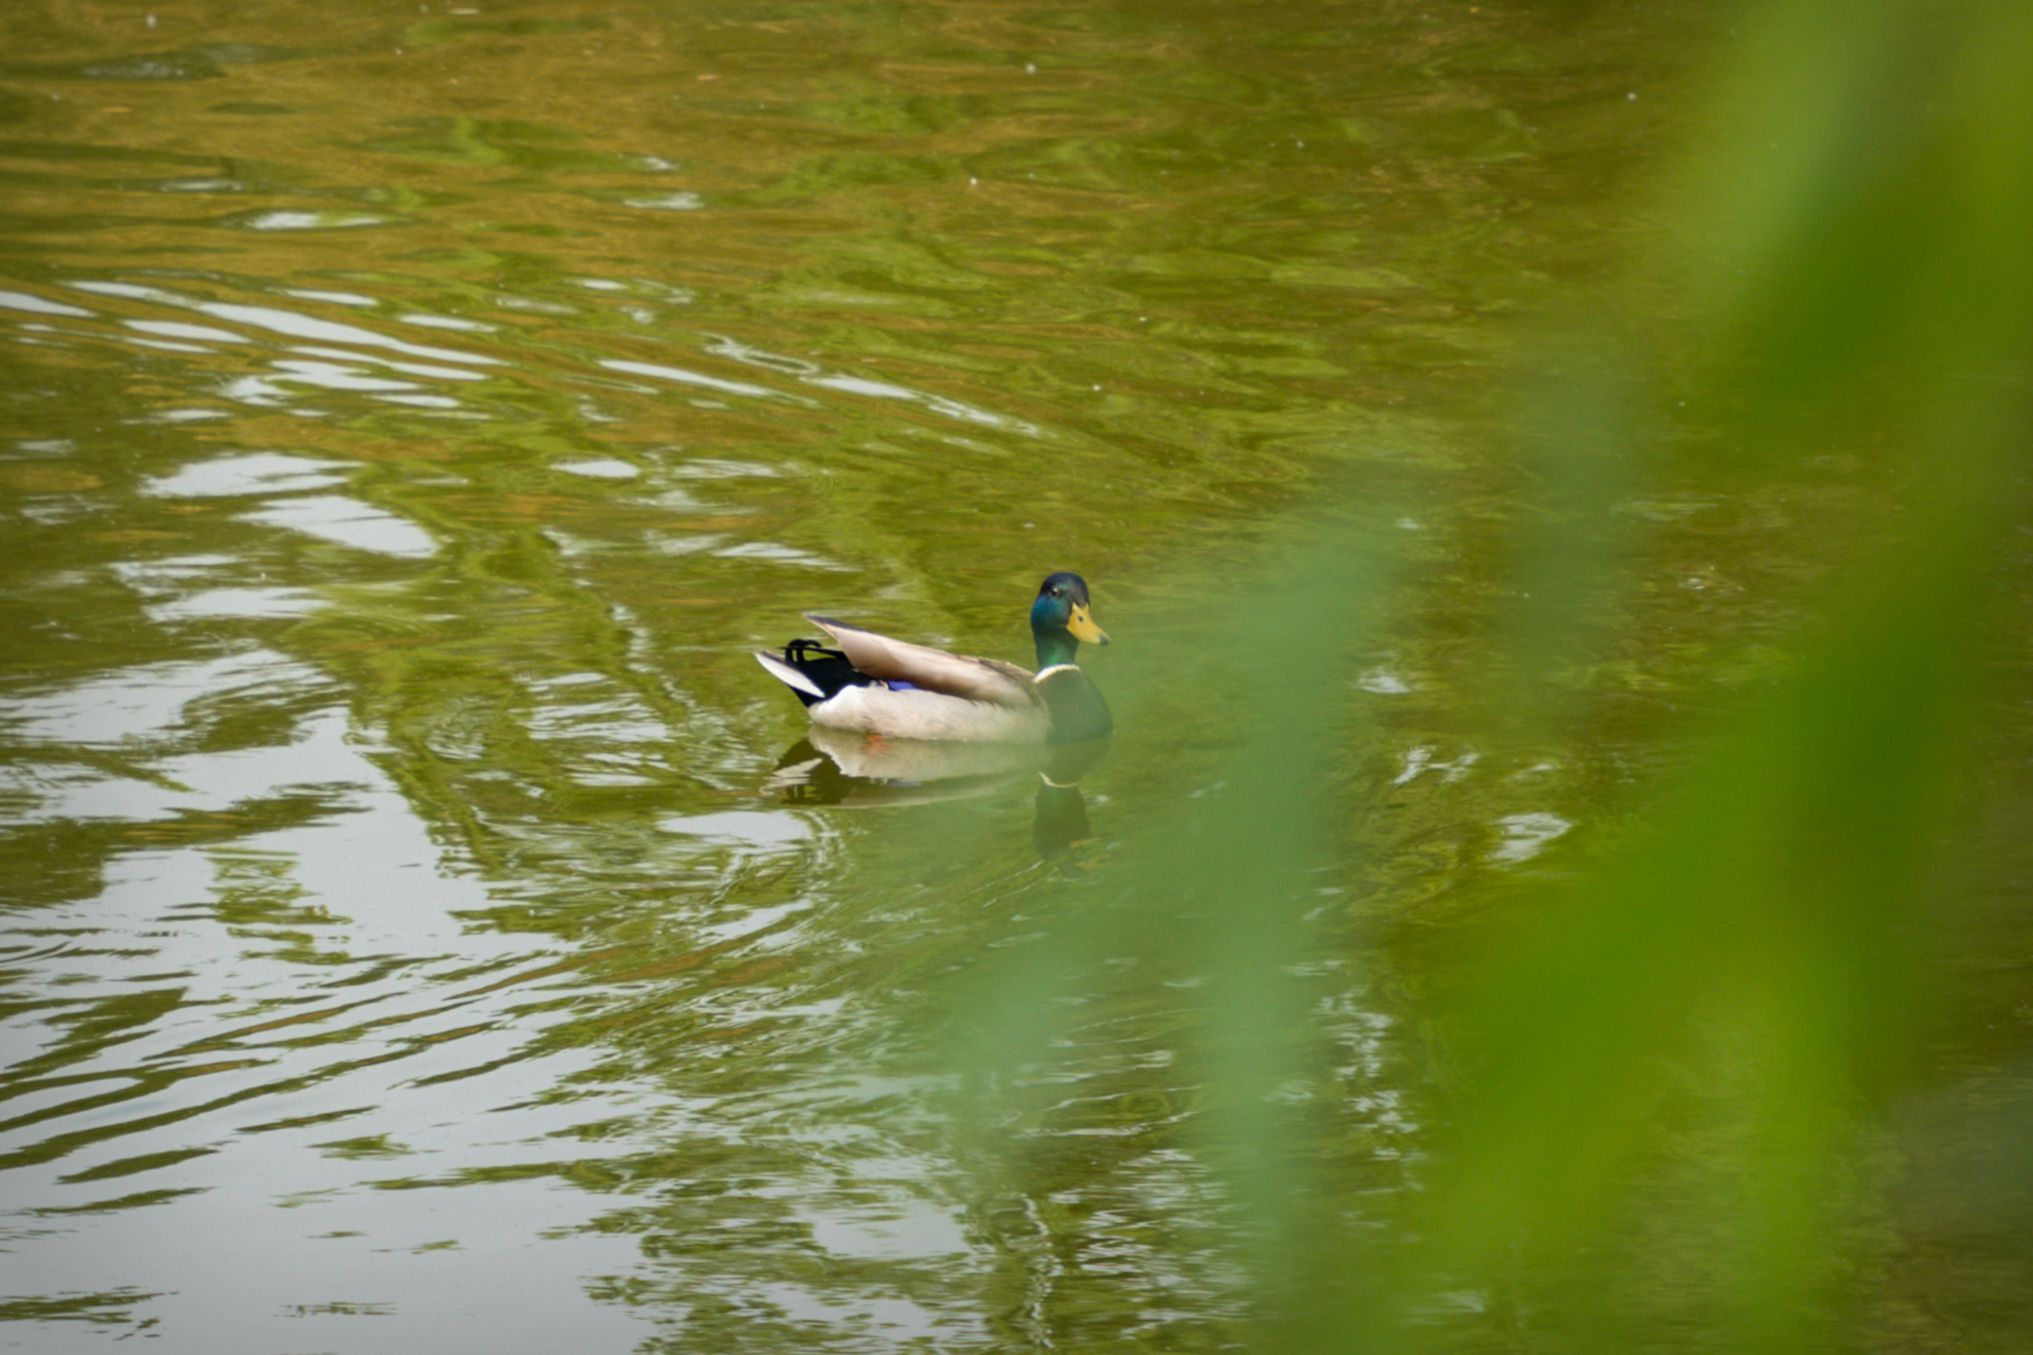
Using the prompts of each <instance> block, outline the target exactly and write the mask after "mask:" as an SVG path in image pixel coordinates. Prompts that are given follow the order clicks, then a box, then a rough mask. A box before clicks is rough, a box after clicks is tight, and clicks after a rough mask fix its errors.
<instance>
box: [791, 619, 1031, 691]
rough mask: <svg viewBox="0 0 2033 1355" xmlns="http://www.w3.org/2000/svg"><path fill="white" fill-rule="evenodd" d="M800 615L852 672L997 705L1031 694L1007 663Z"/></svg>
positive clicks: (1025, 679) (1024, 677) (1025, 677)
mask: <svg viewBox="0 0 2033 1355" xmlns="http://www.w3.org/2000/svg"><path fill="white" fill-rule="evenodd" d="M805 619H806V620H807V621H809V622H811V623H812V624H813V625H815V626H817V627H818V628H819V629H820V630H823V631H825V632H826V634H828V635H830V636H831V637H833V643H834V644H836V645H839V646H840V652H841V653H843V654H845V655H846V656H847V661H848V662H849V663H851V664H853V665H854V667H855V670H856V671H857V672H862V673H866V674H868V675H869V676H870V677H872V678H881V679H882V680H883V681H885V682H908V683H910V684H911V685H912V686H913V687H922V688H924V689H925V690H926V691H932V692H943V693H945V694H946V695H948V696H963V697H966V698H967V699H968V700H970V701H991V702H994V703H995V704H996V705H998V706H1017V707H1023V706H1030V705H1033V704H1035V703H1036V701H1037V699H1038V698H1037V695H1036V693H1035V691H1034V690H1033V689H1032V687H1031V675H1030V673H1028V672H1027V671H1025V670H1024V669H1022V668H1019V667H1017V666H1016V665H1015V664H1013V663H1000V662H998V661H996V660H995V659H977V658H973V657H971V656H969V655H965V654H948V653H947V652H946V651H945V650H943V649H932V648H930V647H928V646H925V645H914V644H911V643H910V642H909V641H907V640H892V639H891V638H890V637H889V636H887V635H877V634H876V633H875V632H874V631H872V630H863V629H861V628H860V627H859V626H850V625H848V624H846V623H845V622H842V621H835V620H833V619H832V618H831V617H826V616H814V615H812V614H811V613H810V612H807V613H805Z"/></svg>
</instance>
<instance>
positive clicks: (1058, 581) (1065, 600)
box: [1031, 572, 1108, 669]
mask: <svg viewBox="0 0 2033 1355" xmlns="http://www.w3.org/2000/svg"><path fill="white" fill-rule="evenodd" d="M1090 606H1091V604H1090V603H1089V602H1088V600H1087V580H1085V579H1083V578H1081V577H1080V576H1079V575H1078V574H1068V573H1064V572H1061V573H1058V574H1054V575H1052V576H1051V577H1050V578H1048V579H1046V580H1045V581H1044V582H1043V583H1041V584H1039V585H1038V597H1037V601H1035V602H1033V603H1032V604H1031V636H1032V638H1033V639H1035V640H1036V641H1037V642H1038V667H1039V668H1040V669H1045V668H1050V667H1051V666H1052V665H1053V664H1055V663H1071V662H1073V656H1074V655H1075V654H1076V653H1078V652H1079V650H1080V642H1081V641H1082V640H1085V641H1086V642H1087V643H1089V644H1091V645H1105V644H1107V643H1108V633H1107V632H1106V631H1104V630H1102V629H1101V627H1099V626H1097V625H1095V624H1094V616H1093V614H1092V612H1091V611H1090V610H1089V608H1090Z"/></svg>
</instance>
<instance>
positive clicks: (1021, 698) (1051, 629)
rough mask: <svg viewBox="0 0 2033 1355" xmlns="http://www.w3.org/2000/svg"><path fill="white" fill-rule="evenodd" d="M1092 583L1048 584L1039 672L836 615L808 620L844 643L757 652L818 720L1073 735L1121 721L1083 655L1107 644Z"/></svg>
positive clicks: (920, 734)
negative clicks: (1083, 648) (1085, 669)
mask: <svg viewBox="0 0 2033 1355" xmlns="http://www.w3.org/2000/svg"><path fill="white" fill-rule="evenodd" d="M1090 605H1091V604H1090V603H1089V602H1088V599H1087V581H1086V580H1085V579H1083V578H1081V577H1080V576H1079V575H1078V574H1067V573H1059V574H1054V575H1052V576H1051V577H1049V578H1047V579H1046V580H1045V581H1044V582H1043V583H1042V584H1040V585H1038V596H1037V600H1036V601H1034V602H1032V603H1031V636H1032V638H1033V639H1034V640H1035V641H1036V642H1037V647H1038V671H1037V672H1035V673H1031V672H1027V671H1025V670H1024V669H1022V668H1019V667H1017V666H1016V665H1015V664H1013V663H1003V662H1000V661H999V660H996V659H977V658H973V657H970V656H968V655H963V654H948V653H946V652H945V651H944V650H938V649H930V648H927V647H926V646H924V645H914V644H909V643H907V642H905V641H903V640H892V639H890V638H889V637H888V636H886V635H877V634H876V633H875V632H874V631H871V630H862V629H861V628H860V627H858V626H850V625H847V624H846V623H844V622H841V621H835V620H833V619H832V618H831V617H825V616H814V615H812V614H811V613H810V612H807V613H806V614H805V619H806V620H807V621H810V622H811V623H812V624H813V625H815V626H817V627H818V628H819V629H820V630H823V631H825V632H826V634H827V635H828V636H829V637H830V638H831V639H832V641H833V643H834V644H836V645H838V646H839V648H838V649H827V648H825V647H824V646H822V645H821V644H820V643H819V642H818V641H816V640H802V639H801V640H793V641H791V642H790V643H789V644H788V645H786V646H784V651H783V653H782V654H772V653H770V652H768V651H767V650H758V651H756V655H755V658H756V662H758V663H760V664H761V665H762V666H763V667H764V668H766V669H768V670H769V672H770V675H771V676H773V677H775V678H776V679H777V680H778V681H779V682H781V683H783V684H784V686H786V687H789V688H790V689H791V691H792V693H793V694H795V695H796V696H797V698H798V700H800V701H802V702H804V703H805V708H806V709H807V710H808V711H809V712H810V713H811V716H812V722H813V723H814V724H818V725H824V726H826V727H828V728H831V729H846V730H855V731H859V732H861V733H864V734H881V735H884V736H885V737H888V738H892V739H928V740H963V741H969V742H976V743H1000V742H1009V743H1019V742H1021V743H1036V742H1043V741H1048V740H1049V741H1051V742H1053V743H1071V742H1077V741H1079V740H1082V739H1096V738H1100V737H1101V736H1103V735H1104V734H1107V733H1108V732H1109V731H1110V730H1112V729H1113V728H1114V727H1115V722H1114V720H1113V718H1112V717H1111V716H1110V715H1109V713H1108V703H1107V702H1106V701H1103V700H1102V699H1101V693H1100V692H1098V691H1096V690H1095V688H1094V684H1093V683H1091V682H1089V681H1088V680H1087V675H1086V674H1085V673H1082V672H1081V671H1080V665H1079V664H1077V663H1075V662H1074V661H1073V659H1074V656H1075V655H1076V654H1078V653H1079V650H1080V642H1081V641H1083V640H1084V641H1086V642H1087V643H1089V644H1096V645H1105V644H1107V643H1108V636H1107V635H1106V634H1104V633H1103V632H1102V629H1101V627H1099V626H1097V625H1095V624H1094V617H1093V616H1092V614H1091V613H1090V610H1089V608H1090Z"/></svg>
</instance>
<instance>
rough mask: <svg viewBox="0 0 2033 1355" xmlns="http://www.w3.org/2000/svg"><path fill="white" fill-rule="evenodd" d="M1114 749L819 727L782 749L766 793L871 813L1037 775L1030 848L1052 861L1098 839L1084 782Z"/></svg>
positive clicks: (1101, 744)
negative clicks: (934, 739)
mask: <svg viewBox="0 0 2033 1355" xmlns="http://www.w3.org/2000/svg"><path fill="white" fill-rule="evenodd" d="M1108 744H1109V741H1108V740H1107V739H1088V740H1086V741H1084V742H1081V743H1059V744H1050V745H1038V744H1007V743H926V742H923V741H919V740H905V739H887V738H884V737H882V736H880V735H868V734H860V733H856V732H853V731H849V730H841V729H828V728H826V727H825V726H823V725H815V726H813V728H812V730H811V732H810V733H809V734H808V735H807V736H806V737H805V738H802V739H799V740H798V741H797V742H796V743H794V744H792V745H791V746H790V747H789V748H787V749H785V750H784V754H783V756H782V757H780V758H778V759H777V765H776V770H775V771H774V772H773V773H771V775H770V777H769V780H768V781H766V782H765V783H764V786H763V789H764V790H765V791H766V792H768V793H770V794H773V795H778V796H780V797H781V798H782V800H783V801H784V803H786V804H794V805H838V806H842V807H847V808H873V807H877V806H884V805H889V806H897V805H912V804H929V803H931V802H933V801H937V800H953V799H960V798H964V797H966V796H970V795H988V794H992V793H994V792H995V791H997V790H1000V789H1002V788H1004V787H1006V786H1008V785H1009V784H1010V783H1011V782H1012V781H1014V780H1016V779H1017V778H1019V777H1021V776H1024V775H1027V774H1035V775H1036V776H1037V778H1038V790H1037V799H1036V808H1035V812H1034V814H1033V817H1032V820H1031V845H1032V846H1033V847H1035V848H1036V849H1037V853H1038V855H1039V856H1040V857H1043V858H1044V859H1046V860H1052V859H1054V858H1057V857H1061V856H1064V855H1066V853H1067V852H1069V851H1070V850H1072V849H1073V848H1074V847H1075V846H1077V845H1078V844H1080V843H1082V842H1085V841H1088V840H1090V839H1092V838H1093V836H1094V833H1093V829H1092V827H1091V826H1090V824H1089V822H1088V818H1087V799H1086V797H1085V796H1084V795H1083V794H1082V793H1081V791H1080V781H1081V778H1083V777H1085V776H1086V775H1087V773H1089V772H1091V771H1093V770H1094V769H1095V768H1096V767H1098V766H1100V765H1101V762H1102V760H1103V759H1104V758H1106V757H1107V756H1108Z"/></svg>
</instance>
